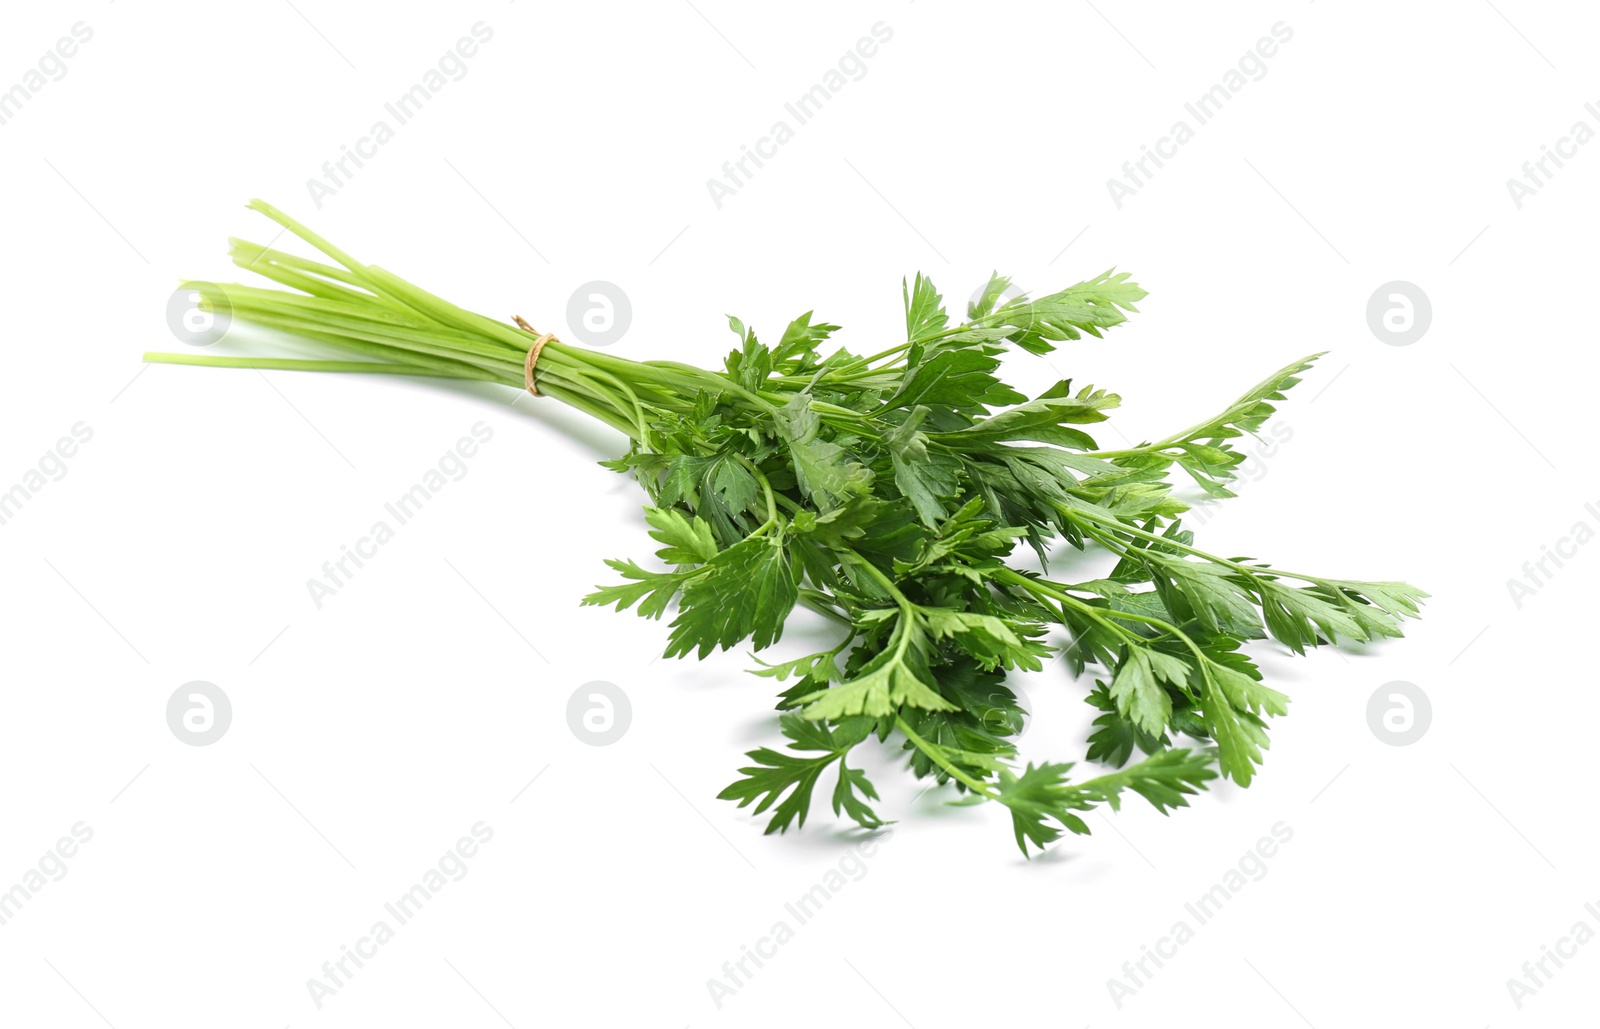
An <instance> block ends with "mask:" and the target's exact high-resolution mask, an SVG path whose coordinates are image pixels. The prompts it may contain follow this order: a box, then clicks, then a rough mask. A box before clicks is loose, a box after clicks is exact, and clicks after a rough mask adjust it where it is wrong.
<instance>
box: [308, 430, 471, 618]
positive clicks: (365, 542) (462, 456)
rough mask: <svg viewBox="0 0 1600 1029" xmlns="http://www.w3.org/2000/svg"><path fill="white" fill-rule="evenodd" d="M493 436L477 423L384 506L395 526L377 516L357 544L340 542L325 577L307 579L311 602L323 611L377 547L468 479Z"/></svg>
mask: <svg viewBox="0 0 1600 1029" xmlns="http://www.w3.org/2000/svg"><path fill="white" fill-rule="evenodd" d="M492 439H494V429H492V428H490V427H489V426H488V425H486V424H484V423H483V422H477V423H475V424H474V425H473V426H472V435H471V436H462V437H461V438H460V439H458V440H456V443H455V446H453V447H451V448H450V449H449V450H446V451H445V452H444V456H442V457H440V458H439V460H438V463H437V464H435V466H434V467H432V468H429V469H428V470H427V471H426V472H424V473H423V474H422V478H421V479H420V480H418V481H417V482H416V483H414V484H413V485H412V487H411V488H410V489H408V490H406V491H405V492H404V493H402V494H400V496H399V497H397V498H396V499H395V500H393V501H390V502H388V503H386V504H384V505H383V510H384V512H385V513H386V514H388V515H389V518H392V519H393V520H394V525H390V524H389V521H388V519H383V518H380V519H378V520H377V521H376V522H373V523H372V528H370V529H368V530H367V535H365V536H362V537H361V538H360V539H358V540H356V541H355V544H354V545H351V544H349V543H344V544H341V545H340V547H339V551H340V553H339V556H338V557H336V558H333V559H331V560H328V561H324V562H322V575H323V578H322V579H319V578H317V577H316V576H315V575H313V576H312V577H311V578H309V579H307V580H306V592H308V593H310V594H311V602H312V603H313V604H315V605H316V606H317V610H319V611H320V610H322V601H323V598H325V597H331V596H333V595H334V594H335V593H337V592H339V591H340V590H342V589H344V588H345V587H346V586H348V585H350V581H351V580H352V579H353V578H355V574H356V572H357V571H359V570H360V569H362V568H365V567H366V563H367V562H368V561H370V560H372V559H373V558H375V557H377V556H378V548H379V547H382V546H383V545H384V544H386V543H388V542H389V541H390V540H392V539H394V537H395V532H396V530H397V528H398V527H399V526H403V525H405V524H406V523H408V522H410V521H411V520H412V519H413V518H415V517H416V516H417V515H418V514H420V513H421V512H422V509H423V507H425V506H426V505H427V503H428V501H430V500H432V499H433V498H434V497H436V496H438V495H439V494H440V492H442V491H443V490H444V488H445V487H446V486H448V485H449V484H450V483H452V482H460V481H461V480H462V479H465V478H466V477H467V471H468V468H467V461H468V459H469V458H472V457H475V456H477V453H478V448H479V446H481V445H482V444H484V443H487V442H489V441H490V440H492ZM352 564H354V565H355V568H353V569H352V568H351V567H350V566H351V565H352ZM324 580H326V581H324Z"/></svg>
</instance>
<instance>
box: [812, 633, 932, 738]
mask: <svg viewBox="0 0 1600 1029" xmlns="http://www.w3.org/2000/svg"><path fill="white" fill-rule="evenodd" d="M922 642H923V640H922V630H921V628H920V627H919V626H918V625H917V624H916V622H915V621H914V620H913V619H912V618H911V617H908V616H907V615H906V614H905V613H901V614H900V616H899V617H898V619H897V621H896V624H895V630H894V635H893V636H892V637H891V638H890V645H889V646H888V647H887V648H885V649H884V650H883V651H882V652H880V653H879V654H878V655H877V656H876V657H874V658H873V659H872V660H871V661H868V662H867V663H866V664H865V665H864V666H862V668H861V671H860V672H859V673H857V674H856V676H855V677H854V678H852V679H849V680H847V681H845V682H842V683H840V684H839V685H837V686H834V687H833V688H831V689H826V690H819V691H817V692H816V693H813V694H810V695H809V696H806V697H802V698H801V702H802V703H804V704H805V705H806V706H805V707H804V708H803V709H802V710H801V712H800V713H801V714H802V715H804V716H805V717H807V718H816V719H836V718H844V717H846V716H847V715H871V716H872V717H874V718H881V717H883V716H885V715H892V714H894V713H895V712H896V711H897V710H899V709H900V708H901V707H902V706H908V707H917V708H923V709H925V710H928V711H954V710H956V706H955V705H954V704H952V703H950V702H949V701H948V700H945V699H944V698H943V697H941V696H940V695H939V691H938V689H937V688H936V687H935V686H933V685H932V684H931V683H929V682H927V681H925V680H924V679H923V677H922V674H921V673H919V671H918V669H917V668H914V667H913V662H915V661H917V658H918V653H917V651H918V649H919V647H920V645H921V643H922Z"/></svg>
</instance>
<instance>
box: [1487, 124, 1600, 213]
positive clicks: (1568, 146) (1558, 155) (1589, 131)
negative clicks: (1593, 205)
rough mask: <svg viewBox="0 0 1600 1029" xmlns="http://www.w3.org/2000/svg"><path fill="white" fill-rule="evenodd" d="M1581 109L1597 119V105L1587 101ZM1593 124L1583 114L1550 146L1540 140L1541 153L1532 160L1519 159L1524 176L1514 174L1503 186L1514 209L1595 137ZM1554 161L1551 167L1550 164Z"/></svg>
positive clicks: (1520, 206)
mask: <svg viewBox="0 0 1600 1029" xmlns="http://www.w3.org/2000/svg"><path fill="white" fill-rule="evenodd" d="M1583 109H1584V110H1585V111H1587V112H1588V113H1589V117H1591V118H1593V119H1594V120H1595V121H1596V122H1597V123H1600V105H1596V104H1594V103H1587V104H1584V105H1583ZM1595 134H1596V133H1595V128H1594V126H1593V125H1590V124H1589V123H1588V122H1586V121H1584V120H1583V119H1582V118H1580V119H1578V120H1577V121H1575V122H1573V123H1572V128H1571V129H1569V130H1568V131H1567V134H1566V135H1565V136H1562V137H1561V138H1560V139H1558V140H1556V141H1555V145H1554V146H1552V145H1551V144H1549V143H1542V144H1540V146H1539V150H1540V151H1541V153H1540V156H1539V157H1536V158H1534V159H1533V160H1531V161H1523V162H1522V175H1523V178H1521V179H1519V178H1517V177H1516V176H1515V175H1513V176H1512V177H1511V178H1509V179H1507V180H1506V190H1507V192H1509V193H1510V194H1511V202H1512V203H1513V204H1516V205H1517V210H1519V211H1520V210H1522V201H1523V198H1524V197H1531V196H1533V195H1534V194H1536V193H1538V192H1539V191H1540V190H1541V189H1543V188H1544V187H1546V186H1548V185H1550V180H1551V179H1553V178H1555V173H1556V172H1557V171H1560V170H1561V169H1562V168H1565V167H1566V162H1567V161H1568V160H1570V159H1571V158H1574V157H1577V156H1578V148H1579V147H1580V146H1583V145H1584V144H1586V143H1589V142H1590V141H1592V140H1593V139H1594V138H1595ZM1551 164H1554V165H1555V166H1556V167H1555V170H1554V171H1552V170H1551V168H1550V165H1551Z"/></svg>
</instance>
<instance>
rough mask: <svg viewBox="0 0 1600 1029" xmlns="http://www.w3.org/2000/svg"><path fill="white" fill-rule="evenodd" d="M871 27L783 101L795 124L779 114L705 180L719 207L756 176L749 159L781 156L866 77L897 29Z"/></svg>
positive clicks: (758, 161) (758, 162) (882, 24)
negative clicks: (819, 77) (799, 91)
mask: <svg viewBox="0 0 1600 1029" xmlns="http://www.w3.org/2000/svg"><path fill="white" fill-rule="evenodd" d="M869 31H870V32H871V33H872V34H871V35H870V36H862V37H861V38H860V39H858V40H856V45H855V46H854V47H853V48H851V49H849V50H846V51H845V52H844V56H843V57H841V58H839V61H838V64H837V65H835V66H834V67H832V68H829V69H828V70H827V71H826V72H824V73H823V74H822V80H821V81H820V82H818V83H816V84H815V85H813V86H812V87H811V88H810V89H808V90H806V91H805V92H804V93H802V94H800V96H799V97H798V98H797V99H795V100H794V102H792V103H787V104H784V105H783V109H784V112H785V113H787V114H788V116H789V118H792V119H794V125H790V124H789V121H788V119H786V118H779V119H778V120H777V121H775V122H773V123H772V128H770V129H769V130H767V134H766V135H765V136H762V137H761V138H760V139H758V140H756V142H755V146H753V147H752V146H750V145H749V144H743V143H741V144H740V145H739V151H740V153H739V156H738V157H736V158H734V159H733V160H731V161H724V162H722V178H720V179H718V178H710V179H707V180H706V191H707V192H709V193H710V194H711V202H712V203H713V204H715V205H716V207H717V210H719V211H720V210H722V202H723V199H724V198H725V197H731V196H733V195H734V194H735V193H737V192H739V190H741V189H743V188H744V187H745V186H748V185H749V184H750V180H751V179H752V178H754V177H755V171H752V170H751V169H750V167H749V165H750V163H754V164H755V166H756V170H760V169H761V168H763V167H764V166H765V162H766V161H767V160H771V159H772V158H774V157H776V156H778V148H779V147H781V146H783V145H784V144H786V143H788V142H789V141H790V140H792V139H794V136H795V129H796V128H797V127H799V126H801V125H804V124H806V123H807V122H809V121H811V119H813V118H815V117H816V116H817V115H818V114H820V113H822V107H823V105H824V104H826V103H827V102H828V101H829V100H832V99H833V98H834V97H836V96H838V95H839V93H840V92H841V91H842V90H843V89H844V87H845V86H847V85H848V84H849V83H851V82H860V81H861V80H862V79H864V78H866V77H867V61H868V60H870V59H871V58H873V57H874V56H876V55H877V53H878V47H879V46H881V45H883V44H885V43H887V42H889V40H891V39H893V38H894V29H893V28H892V27H890V26H889V25H888V24H887V23H885V22H881V21H880V22H875V23H874V24H873V26H872V28H871V29H870V30H869ZM846 76H848V78H846Z"/></svg>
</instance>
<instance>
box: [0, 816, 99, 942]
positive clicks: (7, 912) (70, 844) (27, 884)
mask: <svg viewBox="0 0 1600 1029" xmlns="http://www.w3.org/2000/svg"><path fill="white" fill-rule="evenodd" d="M69 832H70V833H71V835H70V836H62V837H61V838H60V839H58V840H56V844H55V846H53V847H51V848H50V849H49V850H47V851H45V852H44V856H43V857H41V858H39V861H38V864H37V865H36V867H33V868H30V869H28V870H27V871H26V872H23V873H22V875H21V877H20V878H19V880H18V882H17V884H16V885H15V886H13V887H11V888H10V889H9V890H6V891H5V892H4V893H0V925H6V924H7V923H9V922H10V921H11V920H12V919H13V918H16V917H17V915H18V914H19V913H20V912H21V911H22V906H23V905H24V904H26V903H28V901H30V900H32V899H33V898H34V897H36V896H38V895H39V892H40V891H41V890H43V889H44V888H45V887H46V886H48V885H50V884H51V883H58V882H60V881H61V880H63V879H65V878H66V877H67V861H68V860H70V859H71V858H73V857H75V856H77V853H78V848H79V847H81V846H82V845H83V844H85V843H88V842H89V841H90V840H92V839H94V829H93V827H91V826H90V825H89V824H88V823H86V822H74V823H73V825H72V828H71V829H70V830H69Z"/></svg>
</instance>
